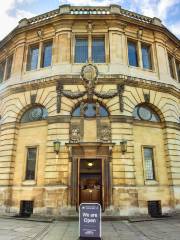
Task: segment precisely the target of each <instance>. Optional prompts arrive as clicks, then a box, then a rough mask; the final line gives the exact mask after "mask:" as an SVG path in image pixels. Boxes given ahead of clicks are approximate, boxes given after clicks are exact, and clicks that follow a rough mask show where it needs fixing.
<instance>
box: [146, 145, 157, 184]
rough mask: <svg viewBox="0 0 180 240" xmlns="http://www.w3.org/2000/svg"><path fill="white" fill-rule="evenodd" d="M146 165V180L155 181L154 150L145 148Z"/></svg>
mask: <svg viewBox="0 0 180 240" xmlns="http://www.w3.org/2000/svg"><path fill="white" fill-rule="evenodd" d="M144 164H145V175H146V180H154V179H155V173H154V162H153V149H152V148H144Z"/></svg>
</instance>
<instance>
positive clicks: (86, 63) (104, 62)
mask: <svg viewBox="0 0 180 240" xmlns="http://www.w3.org/2000/svg"><path fill="white" fill-rule="evenodd" d="M72 64H73V65H80V66H81V65H86V64H90V63H88V62H84V63H75V62H74V63H72ZM92 64H94V65H96V64H97V65H105V64H106V65H107V64H108V62H103V63H94V62H93V63H92Z"/></svg>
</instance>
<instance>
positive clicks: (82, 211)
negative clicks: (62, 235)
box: [79, 203, 101, 240]
mask: <svg viewBox="0 0 180 240" xmlns="http://www.w3.org/2000/svg"><path fill="white" fill-rule="evenodd" d="M79 239H92V240H93V239H101V205H100V204H99V203H81V204H80V207H79Z"/></svg>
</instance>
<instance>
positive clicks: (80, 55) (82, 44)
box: [75, 38, 88, 63]
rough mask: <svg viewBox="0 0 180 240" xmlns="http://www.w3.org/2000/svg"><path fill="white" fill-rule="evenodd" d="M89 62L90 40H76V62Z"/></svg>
mask: <svg viewBox="0 0 180 240" xmlns="http://www.w3.org/2000/svg"><path fill="white" fill-rule="evenodd" d="M87 61H88V39H87V38H76V45H75V62H76V63H86V62H87Z"/></svg>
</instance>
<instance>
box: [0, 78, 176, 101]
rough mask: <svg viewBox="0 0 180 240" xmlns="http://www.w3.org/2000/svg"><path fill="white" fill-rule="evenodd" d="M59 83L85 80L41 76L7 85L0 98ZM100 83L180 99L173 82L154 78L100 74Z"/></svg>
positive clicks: (79, 82)
mask: <svg viewBox="0 0 180 240" xmlns="http://www.w3.org/2000/svg"><path fill="white" fill-rule="evenodd" d="M57 83H61V85H82V84H83V81H82V79H81V76H80V75H79V74H78V75H56V76H51V77H47V78H40V79H37V80H32V81H28V82H22V83H19V84H15V85H12V86H8V87H6V88H5V89H4V90H2V91H1V93H0V99H3V98H5V97H7V96H9V95H12V94H16V93H20V92H26V91H30V90H36V89H40V88H46V87H50V86H57ZM98 84H104V85H112V84H114V85H117V84H124V85H125V86H130V87H138V88H143V89H149V90H154V91H157V92H162V93H168V94H171V95H173V96H175V97H176V98H178V99H180V90H179V89H177V88H176V87H175V86H173V85H171V84H166V83H160V82H156V81H152V80H146V79H142V78H137V77H132V76H128V75H123V74H113V75H108V74H107V75H99V77H98Z"/></svg>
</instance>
